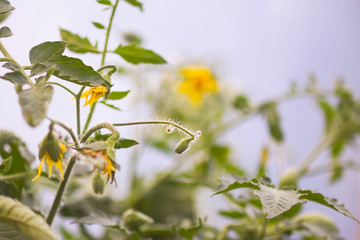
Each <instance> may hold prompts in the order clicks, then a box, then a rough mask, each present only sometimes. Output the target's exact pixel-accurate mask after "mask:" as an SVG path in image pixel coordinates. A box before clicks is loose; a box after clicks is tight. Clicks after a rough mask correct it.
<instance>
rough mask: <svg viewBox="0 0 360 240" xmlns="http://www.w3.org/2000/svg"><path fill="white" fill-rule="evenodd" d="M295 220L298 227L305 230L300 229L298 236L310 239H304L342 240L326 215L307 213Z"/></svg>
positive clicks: (332, 222)
mask: <svg viewBox="0 0 360 240" xmlns="http://www.w3.org/2000/svg"><path fill="white" fill-rule="evenodd" d="M295 220H296V222H297V224H298V225H300V226H301V227H302V228H305V229H302V231H301V232H300V234H301V235H303V234H304V235H306V236H307V237H310V238H305V239H327V240H341V239H343V238H341V237H340V236H339V230H338V229H337V227H336V225H335V223H334V221H333V220H332V219H331V218H329V217H327V216H326V215H323V214H319V213H307V214H303V215H301V216H299V217H298V218H296V219H295ZM304 230H305V231H304Z"/></svg>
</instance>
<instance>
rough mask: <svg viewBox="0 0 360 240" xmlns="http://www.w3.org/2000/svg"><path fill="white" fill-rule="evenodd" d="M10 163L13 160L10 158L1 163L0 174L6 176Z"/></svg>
mask: <svg viewBox="0 0 360 240" xmlns="http://www.w3.org/2000/svg"><path fill="white" fill-rule="evenodd" d="M12 161H13V159H12V157H11V156H10V157H8V158H6V159H4V160H3V161H2V163H1V164H0V174H6V173H7V172H8V171H9V170H10V167H11V164H12Z"/></svg>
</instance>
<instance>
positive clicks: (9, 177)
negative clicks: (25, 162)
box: [0, 171, 36, 181]
mask: <svg viewBox="0 0 360 240" xmlns="http://www.w3.org/2000/svg"><path fill="white" fill-rule="evenodd" d="M35 175H36V174H35V172H34V171H27V172H20V173H14V174H10V175H3V176H0V180H1V181H14V180H19V179H23V178H30V177H33V176H35Z"/></svg>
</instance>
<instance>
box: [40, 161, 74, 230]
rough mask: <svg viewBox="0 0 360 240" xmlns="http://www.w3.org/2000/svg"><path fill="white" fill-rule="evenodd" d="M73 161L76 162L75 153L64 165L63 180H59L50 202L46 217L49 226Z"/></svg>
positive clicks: (59, 201) (58, 205)
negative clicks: (52, 199) (65, 165)
mask: <svg viewBox="0 0 360 240" xmlns="http://www.w3.org/2000/svg"><path fill="white" fill-rule="evenodd" d="M75 163H76V155H73V156H72V157H71V158H70V160H69V162H68V164H67V167H66V170H65V173H64V180H62V181H61V182H60V184H59V187H58V189H57V191H56V195H55V199H54V201H53V203H52V206H51V209H50V212H49V215H48V216H47V218H46V222H47V223H48V224H49V225H50V226H51V224H52V222H53V221H54V218H55V215H56V212H57V210H58V209H59V207H60V203H61V198H62V195H63V194H64V191H65V187H66V184H67V182H68V180H69V178H70V174H71V171H72V169H73V167H74V165H75Z"/></svg>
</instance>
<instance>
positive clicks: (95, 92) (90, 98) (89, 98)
mask: <svg viewBox="0 0 360 240" xmlns="http://www.w3.org/2000/svg"><path fill="white" fill-rule="evenodd" d="M106 91H107V89H106V87H104V86H98V87H90V88H89V89H88V90H86V91H85V92H83V93H82V94H81V96H80V98H86V100H85V104H84V107H85V106H86V105H90V107H91V106H92V105H93V104H94V103H95V102H96V101H97V100H99V99H100V98H101V97H102V96H104V95H105V93H106Z"/></svg>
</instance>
